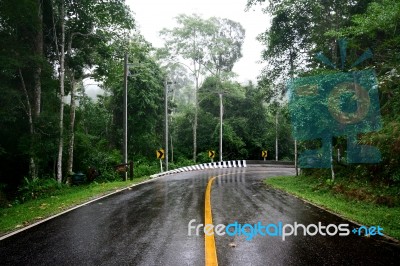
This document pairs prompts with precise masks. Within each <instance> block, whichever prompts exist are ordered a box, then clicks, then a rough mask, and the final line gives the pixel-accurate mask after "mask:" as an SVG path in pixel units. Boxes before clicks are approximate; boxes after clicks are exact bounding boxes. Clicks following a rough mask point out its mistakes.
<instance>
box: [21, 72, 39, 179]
mask: <svg viewBox="0 0 400 266" xmlns="http://www.w3.org/2000/svg"><path fill="white" fill-rule="evenodd" d="M18 74H19V78H20V80H21V86H22V91H23V92H24V96H25V101H26V106H25V111H26V114H27V116H28V121H29V134H30V137H31V140H30V151H31V154H30V155H29V176H30V177H31V178H35V177H36V176H37V167H36V163H35V157H34V155H33V154H32V150H33V147H32V146H33V141H34V133H35V130H34V125H33V115H32V105H31V101H30V99H29V94H28V90H27V89H26V85H25V80H24V76H23V75H22V71H21V69H18Z"/></svg>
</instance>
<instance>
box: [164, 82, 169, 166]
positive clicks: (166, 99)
mask: <svg viewBox="0 0 400 266" xmlns="http://www.w3.org/2000/svg"><path fill="white" fill-rule="evenodd" d="M164 96H165V171H168V81H167V80H165V81H164Z"/></svg>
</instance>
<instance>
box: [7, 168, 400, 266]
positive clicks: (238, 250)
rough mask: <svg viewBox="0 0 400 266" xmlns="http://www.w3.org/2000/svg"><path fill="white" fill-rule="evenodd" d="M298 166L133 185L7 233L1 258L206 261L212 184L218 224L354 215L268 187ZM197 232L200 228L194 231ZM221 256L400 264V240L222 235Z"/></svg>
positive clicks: (222, 259)
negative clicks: (204, 230)
mask: <svg viewBox="0 0 400 266" xmlns="http://www.w3.org/2000/svg"><path fill="white" fill-rule="evenodd" d="M293 173H294V171H293V169H292V168H284V167H280V168H276V167H254V166H250V167H248V168H230V169H219V170H208V171H197V172H188V173H181V174H177V175H171V176H168V177H163V178H160V179H157V180H154V181H152V182H149V183H146V184H143V185H139V186H136V187H133V188H132V189H131V190H124V191H122V192H121V193H117V194H114V195H111V196H109V197H106V198H103V199H101V200H99V201H96V202H93V203H91V204H89V205H86V206H84V207H81V208H78V209H75V210H73V211H71V212H68V213H66V214H64V215H61V216H59V217H57V218H55V219H53V220H49V221H47V222H44V223H42V224H40V225H38V226H35V227H33V228H31V229H29V230H26V231H23V232H21V233H19V234H16V235H13V236H11V237H9V238H6V239H4V240H2V241H0V265H204V263H205V259H204V252H205V247H204V237H203V236H188V223H189V221H190V220H192V219H195V220H196V222H195V223H194V224H195V225H196V224H199V223H204V202H205V200H204V194H205V188H206V185H207V181H208V179H209V178H210V177H212V176H218V177H217V179H216V180H215V181H214V183H213V185H212V192H211V205H212V214H213V220H214V221H213V222H214V224H218V223H222V224H230V223H233V222H235V221H237V222H238V223H242V224H244V223H249V224H255V223H257V222H258V221H261V222H262V223H263V224H267V223H274V224H277V223H278V222H282V223H283V224H285V223H291V224H293V223H294V222H297V223H302V224H305V225H308V224H318V222H322V224H325V225H327V224H330V223H333V224H340V223H348V224H350V226H349V228H350V229H352V228H353V227H358V226H357V225H354V224H352V223H350V222H348V221H346V220H343V219H341V218H339V217H337V216H335V215H332V214H330V213H328V212H326V211H323V210H321V209H318V208H316V207H314V206H312V205H310V204H307V203H304V202H303V201H301V200H299V199H297V198H294V197H292V196H289V195H287V194H285V193H282V192H278V191H276V190H273V189H270V188H267V187H265V186H264V185H263V184H262V179H263V178H265V177H266V176H276V175H290V174H293ZM193 232H194V231H193ZM215 241H216V249H217V256H218V262H219V265H398V263H399V262H400V246H399V245H398V244H395V243H393V242H391V241H389V240H386V239H385V238H383V237H376V236H374V237H369V238H366V237H360V236H356V235H354V234H350V235H349V236H345V237H340V236H319V235H316V236H303V235H298V236H288V237H287V238H286V239H285V241H282V239H281V238H280V237H279V236H277V237H272V236H265V237H263V236H256V237H255V238H253V239H252V240H250V241H247V240H246V237H245V236H243V235H242V236H234V237H231V236H228V235H224V236H215Z"/></svg>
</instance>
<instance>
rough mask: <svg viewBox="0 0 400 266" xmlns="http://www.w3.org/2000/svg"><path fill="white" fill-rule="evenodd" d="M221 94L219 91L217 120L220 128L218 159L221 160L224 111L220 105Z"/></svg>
mask: <svg viewBox="0 0 400 266" xmlns="http://www.w3.org/2000/svg"><path fill="white" fill-rule="evenodd" d="M222 95H223V93H219V120H220V128H219V161H220V162H222V117H223V112H224V107H223V106H222Z"/></svg>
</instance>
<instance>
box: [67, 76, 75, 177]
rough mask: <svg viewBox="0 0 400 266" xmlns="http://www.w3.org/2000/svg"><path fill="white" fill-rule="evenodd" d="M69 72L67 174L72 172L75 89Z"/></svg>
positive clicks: (73, 80)
mask: <svg viewBox="0 0 400 266" xmlns="http://www.w3.org/2000/svg"><path fill="white" fill-rule="evenodd" d="M73 75H74V74H73V73H72V74H71V101H70V113H69V115H70V124H69V144H68V163H67V172H68V174H70V173H72V169H73V165H74V139H75V110H76V103H75V90H76V80H75V78H74V76H73Z"/></svg>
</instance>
